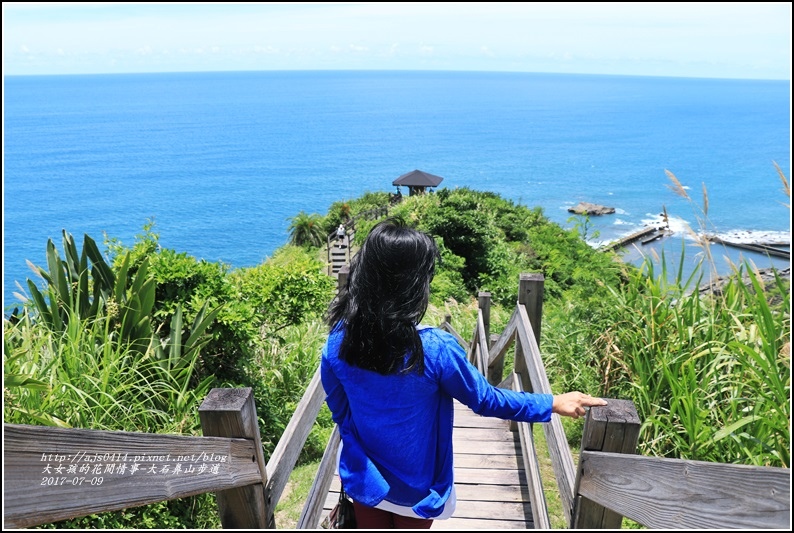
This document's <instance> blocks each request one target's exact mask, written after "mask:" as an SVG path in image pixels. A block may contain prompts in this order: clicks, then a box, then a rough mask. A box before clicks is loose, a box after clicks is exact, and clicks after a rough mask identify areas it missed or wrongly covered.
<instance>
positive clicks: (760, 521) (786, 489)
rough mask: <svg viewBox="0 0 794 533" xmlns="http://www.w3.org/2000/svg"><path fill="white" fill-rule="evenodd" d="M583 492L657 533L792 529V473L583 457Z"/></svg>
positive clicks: (676, 461) (675, 461)
mask: <svg viewBox="0 0 794 533" xmlns="http://www.w3.org/2000/svg"><path fill="white" fill-rule="evenodd" d="M579 460H580V462H581V463H582V465H583V466H582V478H581V480H580V482H579V493H580V494H581V495H582V496H585V497H586V498H589V499H590V500H593V501H594V502H596V503H599V504H601V505H603V506H604V507H608V508H609V509H612V510H614V511H616V512H618V513H620V514H622V515H623V516H626V517H628V518H630V519H632V520H634V521H636V522H638V523H640V524H643V525H645V526H647V527H650V528H654V529H706V528H708V529H733V528H741V529H752V530H764V529H784V530H790V529H791V471H790V470H789V469H787V468H774V467H763V466H747V465H732V464H723V463H709V462H704V461H690V460H683V459H666V458H659V457H644V456H641V455H624V454H615V453H605V452H590V451H583V452H581V455H580V458H579Z"/></svg>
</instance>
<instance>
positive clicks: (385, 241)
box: [326, 217, 439, 375]
mask: <svg viewBox="0 0 794 533" xmlns="http://www.w3.org/2000/svg"><path fill="white" fill-rule="evenodd" d="M438 258H439V253H438V247H437V246H436V243H435V241H434V240H433V238H432V237H430V236H429V235H427V234H426V233H423V232H421V231H418V230H416V229H414V228H411V227H409V226H408V225H407V224H406V223H405V221H404V220H403V219H402V218H399V217H390V218H387V219H386V220H383V221H381V222H379V223H378V224H376V225H375V226H374V227H373V228H372V230H370V232H369V234H368V235H367V238H366V239H365V240H364V244H363V245H362V247H361V249H360V250H359V251H358V253H357V254H356V255H355V256H354V257H353V259H352V260H351V262H350V273H349V275H348V279H347V285H346V286H345V287H342V289H341V290H340V292H339V294H338V295H337V297H336V299H334V301H333V302H332V303H331V305H330V307H329V309H328V313H327V315H326V320H327V323H328V325H329V326H330V327H331V329H333V328H335V327H337V326H341V327H343V328H344V329H345V335H344V339H343V341H342V344H341V347H340V351H339V357H340V358H341V359H342V360H343V361H346V362H347V363H348V364H351V365H354V366H357V367H359V368H364V369H367V370H374V371H375V372H378V373H380V374H384V375H386V374H394V373H396V372H399V371H406V372H407V371H410V370H412V369H417V370H419V371H421V370H422V369H424V350H423V349H422V342H421V340H420V338H419V333H418V332H417V331H416V325H417V324H418V323H419V321H420V320H421V319H422V317H423V316H424V314H425V311H427V304H428V302H429V299H430V282H431V281H432V279H433V275H434V274H435V266H436V260H437V259H438Z"/></svg>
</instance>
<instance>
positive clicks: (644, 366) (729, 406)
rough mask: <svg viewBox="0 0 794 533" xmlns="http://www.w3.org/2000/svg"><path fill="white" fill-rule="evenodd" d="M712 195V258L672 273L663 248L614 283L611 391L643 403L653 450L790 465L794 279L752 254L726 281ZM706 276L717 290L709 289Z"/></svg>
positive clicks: (608, 356) (606, 346)
mask: <svg viewBox="0 0 794 533" xmlns="http://www.w3.org/2000/svg"><path fill="white" fill-rule="evenodd" d="M668 176H669V177H670V179H671V180H672V181H673V184H674V187H673V189H674V190H676V191H677V192H678V193H679V194H681V195H682V196H685V197H686V198H689V197H688V195H686V190H685V188H684V187H683V186H681V183H680V182H679V181H678V180H677V178H676V177H675V176H674V175H673V174H672V173H670V172H668ZM781 177H782V173H781ZM782 178H783V182H784V185H785V184H787V180H785V178H784V177H782ZM785 190H786V191H788V189H787V187H786V188H785ZM690 200H691V199H690ZM703 202H704V207H703V208H702V209H701V210H700V217H702V218H699V224H700V226H701V232H700V233H697V234H696V243H697V244H698V245H699V246H701V247H702V248H703V249H704V251H705V252H706V253H705V254H704V257H705V259H704V261H702V262H701V264H700V265H698V266H697V267H696V268H695V270H694V272H693V273H692V274H691V275H690V276H689V278H688V279H686V280H684V279H682V278H681V276H680V272H681V268H680V267H681V265H679V271H678V274H677V275H676V276H672V277H671V276H669V275H668V271H667V268H668V267H667V264H666V261H665V258H664V256H662V258H661V261H654V260H653V259H652V258H647V259H646V261H645V262H644V264H643V267H642V269H641V270H640V271H639V272H638V273H637V274H636V275H634V276H633V277H632V278H631V279H630V281H629V282H628V283H626V284H624V285H623V286H621V287H618V288H613V289H611V292H612V296H613V301H611V302H609V304H610V305H611V308H612V323H611V324H609V325H608V327H606V328H605V330H604V331H603V333H601V334H600V335H599V336H598V340H597V349H598V351H599V352H600V354H601V357H602V358H603V359H602V367H604V368H609V369H610V372H609V375H606V376H605V378H606V380H605V382H604V389H605V393H610V389H611V391H612V394H613V395H615V396H616V395H618V394H626V395H627V396H628V397H630V398H631V399H632V400H633V401H634V402H635V405H636V407H637V411H638V413H639V415H640V419H641V420H642V421H643V425H642V429H641V435H640V449H641V451H642V452H643V453H647V454H650V455H657V456H668V457H679V458H688V459H698V460H706V461H715V462H725V463H741V464H754V465H767V466H784V467H788V466H789V464H790V453H791V452H790V419H791V377H790V373H791V361H790V355H789V352H790V343H789V339H790V336H791V316H790V281H788V280H784V279H782V278H781V277H780V276H779V275H778V273H777V272H776V271H775V272H774V278H773V279H772V280H771V281H768V282H765V281H764V280H763V279H762V276H761V272H759V270H758V269H757V268H756V266H755V265H754V264H753V263H752V262H750V261H747V260H745V261H743V262H741V263H740V264H739V265H733V267H732V268H733V273H732V275H731V276H729V277H728V278H727V279H723V280H719V279H718V278H717V277H716V274H715V273H716V269H715V267H714V263H713V258H712V257H711V253H710V250H709V246H708V238H707V237H708V236H707V234H706V232H705V228H707V227H708V222H707V216H708V195H707V192H706V190H705V188H704V190H703ZM693 233H694V232H693ZM683 260H684V258H683V254H682V257H681V262H682V263H683ZM656 263H659V264H661V274H660V275H657V274H656V272H655V271H654V268H655V267H654V265H655V264H656ZM706 269H707V272H704V270H706ZM706 274H708V277H709V283H708V287H709V290H700V289H699V287H700V286H701V281H702V280H703V278H704V277H705V275H706ZM720 281H721V284H722V285H721V286H720V283H719V282H720ZM703 286H704V287H705V285H703Z"/></svg>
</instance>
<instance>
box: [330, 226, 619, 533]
mask: <svg viewBox="0 0 794 533" xmlns="http://www.w3.org/2000/svg"><path fill="white" fill-rule="evenodd" d="M438 257H439V254H438V249H437V247H436V244H435V242H434V241H433V239H432V238H431V237H430V236H428V235H427V234H425V233H422V232H420V231H417V230H415V229H412V228H410V227H408V226H407V225H406V224H405V223H404V222H403V221H402V220H400V219H395V218H391V219H387V220H385V221H383V222H381V223H379V224H377V225H376V226H375V227H374V228H373V229H372V230H371V231H370V233H369V234H368V235H367V238H366V240H365V241H364V244H363V245H362V247H361V250H360V251H359V252H358V254H356V256H355V257H353V260H352V263H351V265H350V273H349V275H348V281H347V286H346V287H344V288H342V290H341V291H340V293H339V295H338V297H337V298H336V299H335V300H334V301H333V302H332V304H331V306H330V307H329V310H328V315H327V321H328V325H329V326H330V333H329V336H328V340H327V342H326V345H325V347H324V348H323V354H322V363H321V377H322V383H323V387H324V388H325V392H326V394H327V397H326V401H327V403H328V407H329V408H330V410H331V413H332V416H333V419H334V421H335V422H336V423H337V424H338V426H339V431H340V434H341V437H342V444H341V450H340V452H339V457H338V461H339V462H338V468H339V475H340V478H341V480H342V485H343V486H344V488H345V492H347V493H348V494H349V495H350V497H351V498H352V499H353V501H354V506H355V510H356V520H357V523H358V527H359V528H361V529H388V528H397V529H407V528H429V527H430V526H431V525H432V523H433V519H444V518H449V517H450V516H451V515H452V512H453V511H454V510H455V491H454V485H453V471H452V419H453V399H457V400H458V401H460V402H461V403H463V404H465V405H467V406H469V407H470V408H471V409H472V410H473V411H474V412H476V413H479V414H481V415H484V416H494V417H499V418H503V419H510V420H517V421H521V422H548V421H549V420H551V414H552V413H557V414H559V415H563V416H571V417H574V418H577V417H579V416H581V415H583V414H584V413H585V409H584V408H585V407H587V406H593V405H606V402H605V401H604V400H602V399H599V398H592V397H590V396H587V395H584V394H582V393H579V392H570V393H567V394H562V395H557V396H553V395H551V394H530V393H523V392H514V391H510V390H504V389H499V388H497V387H494V386H492V385H490V384H489V383H488V382H487V380H486V379H485V378H484V377H483V376H482V374H480V373H479V372H478V371H477V369H476V368H475V367H474V366H472V365H471V364H470V363H469V362H468V361H467V359H466V353H465V352H464V351H463V349H462V348H461V347H460V345H459V344H458V343H457V341H456V340H455V338H454V337H453V336H452V335H450V334H449V333H447V332H444V331H442V330H439V329H437V328H432V327H426V326H420V325H419V321H420V320H421V319H422V317H423V316H424V314H425V311H426V310H427V305H428V301H429V297H430V281H431V280H432V279H433V274H434V271H435V264H436V260H437V259H438Z"/></svg>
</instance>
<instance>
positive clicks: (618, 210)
mask: <svg viewBox="0 0 794 533" xmlns="http://www.w3.org/2000/svg"><path fill="white" fill-rule="evenodd" d="M610 194H612V193H610ZM615 214H616V215H628V213H627V212H626V211H625V210H624V209H621V208H619V207H616V208H615Z"/></svg>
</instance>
